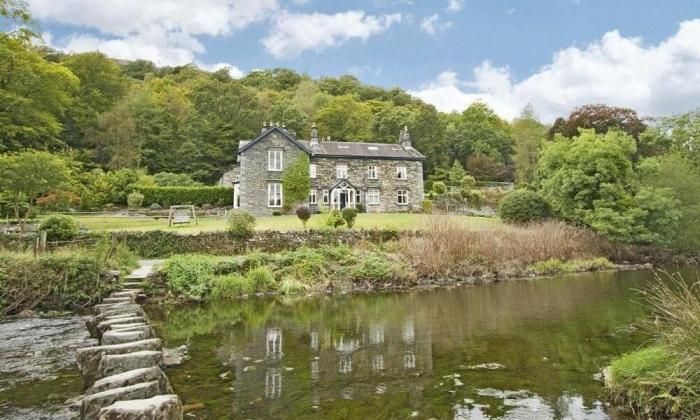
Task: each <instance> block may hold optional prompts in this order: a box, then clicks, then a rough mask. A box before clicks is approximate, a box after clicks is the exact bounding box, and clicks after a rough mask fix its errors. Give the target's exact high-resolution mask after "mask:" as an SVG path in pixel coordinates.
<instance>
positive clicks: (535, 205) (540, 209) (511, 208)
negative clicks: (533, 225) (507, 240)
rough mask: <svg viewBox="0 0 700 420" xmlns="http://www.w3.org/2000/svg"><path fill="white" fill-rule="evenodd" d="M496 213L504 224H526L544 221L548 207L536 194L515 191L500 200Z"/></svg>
mask: <svg viewBox="0 0 700 420" xmlns="http://www.w3.org/2000/svg"><path fill="white" fill-rule="evenodd" d="M498 213H499V215H500V216H501V219H502V220H503V221H504V222H508V223H527V222H532V221H537V220H542V219H545V218H546V217H547V216H548V215H549V206H548V205H547V202H546V201H544V199H543V198H542V197H541V196H540V195H539V194H538V193H536V192H534V191H528V190H517V191H513V192H512V193H510V194H508V195H506V196H505V197H503V198H502V199H501V201H500V202H499V204H498Z"/></svg>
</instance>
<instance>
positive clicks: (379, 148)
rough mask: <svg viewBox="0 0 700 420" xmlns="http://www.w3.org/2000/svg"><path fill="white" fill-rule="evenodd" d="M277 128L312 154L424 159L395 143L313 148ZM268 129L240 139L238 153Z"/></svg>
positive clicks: (321, 144)
mask: <svg viewBox="0 0 700 420" xmlns="http://www.w3.org/2000/svg"><path fill="white" fill-rule="evenodd" d="M272 129H277V130H278V131H279V132H280V133H282V134H283V135H284V136H285V137H287V138H288V139H289V140H291V141H292V142H293V143H295V144H297V145H298V146H300V147H301V148H302V149H303V150H304V151H305V152H307V153H309V154H310V155H312V156H319V157H331V158H355V159H394V160H424V159H425V156H423V154H422V153H420V152H419V151H418V150H416V149H414V148H412V147H407V148H404V147H402V146H401V145H399V144H397V143H361V142H353V141H322V142H319V143H318V145H316V146H314V147H313V148H312V147H311V146H310V144H309V141H308V140H299V139H297V138H295V137H292V136H290V135H289V134H288V133H286V132H285V131H284V130H281V129H279V128H278V127H273V128H272ZM269 132H270V130H268V131H266V132H265V133H262V134H261V135H259V136H258V137H256V138H255V139H253V140H242V141H240V142H239V145H238V153H241V152H243V151H245V150H246V149H247V148H248V147H250V146H251V145H252V144H253V143H256V142H258V141H259V140H260V139H262V138H263V137H265V135H266V134H267V133H269Z"/></svg>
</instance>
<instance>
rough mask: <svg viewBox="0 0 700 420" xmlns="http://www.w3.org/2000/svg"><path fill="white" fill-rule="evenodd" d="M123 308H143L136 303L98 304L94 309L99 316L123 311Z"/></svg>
mask: <svg viewBox="0 0 700 420" xmlns="http://www.w3.org/2000/svg"><path fill="white" fill-rule="evenodd" d="M122 307H132V308H140V307H141V306H140V305H138V304H137V303H136V302H117V303H98V304H97V305H95V306H93V307H92V309H93V311H94V312H95V313H96V314H98V315H99V314H101V313H102V312H106V311H113V310H116V309H122Z"/></svg>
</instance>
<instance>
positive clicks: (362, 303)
mask: <svg viewBox="0 0 700 420" xmlns="http://www.w3.org/2000/svg"><path fill="white" fill-rule="evenodd" d="M686 271H687V272H688V274H690V273H691V272H692V273H693V274H692V276H693V278H694V277H695V274H694V273H695V269H692V270H686ZM651 278H652V274H651V272H649V271H636V272H632V271H628V272H605V273H587V274H577V275H570V276H564V277H558V278H547V279H533V280H519V281H511V282H503V283H495V284H491V285H481V286H460V287H454V288H441V289H432V290H414V291H410V292H405V293H381V294H360V295H357V294H356V295H345V296H337V295H336V296H318V297H312V298H284V297H281V298H274V299H253V300H248V301H235V302H227V303H225V304H210V305H205V306H192V307H177V308H172V309H163V308H160V309H158V310H156V309H155V308H153V309H152V310H151V312H152V316H153V318H154V320H155V321H156V325H157V327H158V330H159V333H160V334H161V335H162V337H164V339H165V340H166V342H167V345H168V346H179V345H182V344H186V345H188V346H189V353H190V356H191V358H190V359H189V360H187V361H185V362H184V363H183V364H182V365H180V366H178V367H175V368H172V369H169V370H168V375H169V377H170V380H171V382H172V384H173V386H174V387H175V390H176V391H177V392H178V393H179V394H180V396H181V397H182V398H183V401H184V403H185V404H203V405H204V408H200V409H197V410H193V411H191V412H190V413H189V415H190V416H192V417H198V418H230V417H235V418H294V419H300V418H331V419H359V418H362V419H385V418H440V419H443V418H457V419H485V418H507V419H550V418H551V419H558V418H568V419H603V418H611V417H613V418H617V417H619V414H616V413H615V412H614V410H612V409H610V408H609V407H606V405H605V404H604V403H603V402H602V401H604V396H605V394H604V392H605V391H604V389H603V387H602V384H601V383H600V382H599V381H598V380H596V376H597V374H598V373H599V372H600V370H601V368H602V367H603V366H605V365H606V364H607V363H608V361H609V360H610V358H611V357H613V356H615V355H619V354H621V353H623V352H626V351H629V350H632V349H634V348H636V347H637V346H639V345H641V344H643V342H644V341H645V340H646V337H644V335H643V333H641V332H640V331H639V328H637V327H636V326H635V321H637V320H639V319H640V318H641V317H643V316H644V315H645V309H644V306H643V305H641V304H640V298H639V294H638V292H637V291H636V290H639V289H642V288H644V287H645V284H647V283H648V282H649V280H651Z"/></svg>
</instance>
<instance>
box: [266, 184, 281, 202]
mask: <svg viewBox="0 0 700 420" xmlns="http://www.w3.org/2000/svg"><path fill="white" fill-rule="evenodd" d="M267 206H268V207H282V183H280V182H270V183H269V184H267Z"/></svg>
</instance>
